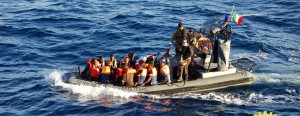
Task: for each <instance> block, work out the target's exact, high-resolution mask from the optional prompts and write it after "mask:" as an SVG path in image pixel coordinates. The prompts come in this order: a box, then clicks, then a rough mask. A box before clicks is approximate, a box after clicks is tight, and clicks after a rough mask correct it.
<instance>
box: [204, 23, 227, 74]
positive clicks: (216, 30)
mask: <svg viewBox="0 0 300 116" xmlns="http://www.w3.org/2000/svg"><path fill="white" fill-rule="evenodd" d="M203 27H204V28H201V32H202V33H207V34H208V36H209V37H210V38H212V39H211V41H212V46H213V54H212V58H211V63H217V64H218V71H226V70H228V68H229V55H230V45H231V37H232V30H231V26H230V25H229V24H228V23H227V22H226V21H223V20H218V19H212V20H209V21H207V22H206V23H204V24H203Z"/></svg>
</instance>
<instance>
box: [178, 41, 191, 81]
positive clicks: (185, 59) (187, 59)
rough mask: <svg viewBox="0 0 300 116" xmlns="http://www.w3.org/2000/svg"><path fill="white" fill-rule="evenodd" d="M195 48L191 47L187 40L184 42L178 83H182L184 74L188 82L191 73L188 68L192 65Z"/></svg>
mask: <svg viewBox="0 0 300 116" xmlns="http://www.w3.org/2000/svg"><path fill="white" fill-rule="evenodd" d="M193 52H194V51H193V48H192V47H191V46H189V44H188V42H187V40H186V39H183V40H182V51H181V52H180V55H181V60H180V63H179V71H178V72H179V75H178V76H179V78H178V80H177V82H181V81H182V76H183V72H184V74H185V76H184V77H185V80H186V81H187V80H188V76H189V73H188V72H189V71H188V66H189V64H190V63H191V58H192V55H193Z"/></svg>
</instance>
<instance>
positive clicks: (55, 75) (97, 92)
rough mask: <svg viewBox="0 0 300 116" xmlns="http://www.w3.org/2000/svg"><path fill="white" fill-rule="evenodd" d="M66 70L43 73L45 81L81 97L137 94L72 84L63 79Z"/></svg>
mask: <svg viewBox="0 0 300 116" xmlns="http://www.w3.org/2000/svg"><path fill="white" fill-rule="evenodd" d="M64 73H66V71H59V70H54V71H52V72H50V73H49V74H48V75H45V76H44V77H45V81H46V82H47V83H48V84H50V85H51V86H52V87H60V88H61V89H63V90H66V91H70V92H71V93H72V94H76V95H80V96H81V97H86V98H92V99H98V98H99V97H101V96H113V97H120V98H125V99H128V98H130V97H133V96H136V95H138V93H135V92H126V91H122V90H118V89H114V88H109V87H104V86H101V87H92V86H85V85H73V84H69V83H66V82H64V81H63V79H62V75H63V74H64Z"/></svg>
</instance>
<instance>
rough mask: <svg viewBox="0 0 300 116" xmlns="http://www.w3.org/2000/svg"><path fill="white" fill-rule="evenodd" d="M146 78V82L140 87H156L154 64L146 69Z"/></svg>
mask: <svg viewBox="0 0 300 116" xmlns="http://www.w3.org/2000/svg"><path fill="white" fill-rule="evenodd" d="M147 73H148V76H147V79H146V81H145V82H144V83H143V84H142V85H141V86H145V85H148V84H149V85H156V84H157V70H156V68H155V67H154V64H153V63H151V64H150V65H149V67H148V70H147Z"/></svg>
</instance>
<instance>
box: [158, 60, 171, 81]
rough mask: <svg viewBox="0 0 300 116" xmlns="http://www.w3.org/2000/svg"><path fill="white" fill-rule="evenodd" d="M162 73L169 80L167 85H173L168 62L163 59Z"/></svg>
mask: <svg viewBox="0 0 300 116" xmlns="http://www.w3.org/2000/svg"><path fill="white" fill-rule="evenodd" d="M160 74H161V75H162V77H164V78H165V81H167V85H169V86H170V85H171V77H170V68H169V66H168V65H167V64H166V61H165V60H163V61H162V63H161V68H160Z"/></svg>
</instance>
